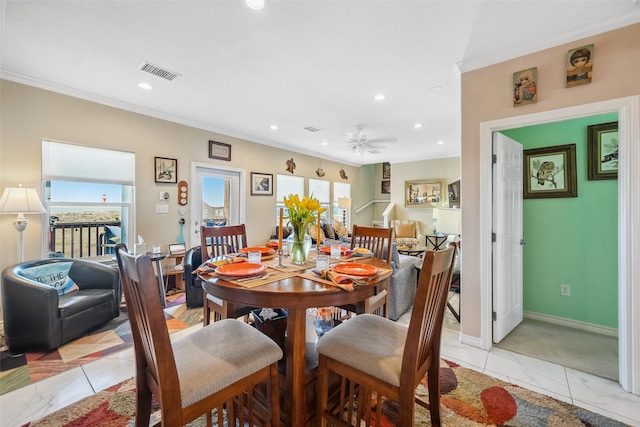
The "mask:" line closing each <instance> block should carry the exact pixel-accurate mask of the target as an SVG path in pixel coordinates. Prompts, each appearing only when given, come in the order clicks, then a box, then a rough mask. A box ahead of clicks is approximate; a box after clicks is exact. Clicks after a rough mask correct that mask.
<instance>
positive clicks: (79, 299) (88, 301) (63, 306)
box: [58, 289, 115, 318]
mask: <svg viewBox="0 0 640 427" xmlns="http://www.w3.org/2000/svg"><path fill="white" fill-rule="evenodd" d="M114 292H115V291H114V290H113V289H80V290H79V291H75V292H71V293H68V294H64V295H62V296H61V297H60V299H59V300H58V311H59V313H60V317H61V318H65V317H71V316H73V315H75V314H78V313H80V312H83V311H85V310H89V309H91V308H93V307H96V306H98V305H100V304H103V303H105V302H109V301H112V300H113V299H114V295H113V293H114Z"/></svg>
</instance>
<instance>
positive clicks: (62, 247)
mask: <svg viewBox="0 0 640 427" xmlns="http://www.w3.org/2000/svg"><path fill="white" fill-rule="evenodd" d="M107 226H120V221H101V222H67V223H65V222H55V221H51V222H50V224H49V251H50V253H51V254H54V256H64V257H66V258H83V257H90V256H100V255H105V254H108V253H113V246H114V245H115V244H114V243H113V242H107V241H105V235H106V227H107Z"/></svg>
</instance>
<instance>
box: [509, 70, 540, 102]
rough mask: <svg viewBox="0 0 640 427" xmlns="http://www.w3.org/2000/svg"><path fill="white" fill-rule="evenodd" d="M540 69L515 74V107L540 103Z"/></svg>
mask: <svg viewBox="0 0 640 427" xmlns="http://www.w3.org/2000/svg"><path fill="white" fill-rule="evenodd" d="M537 81H538V67H533V68H529V69H528V70H522V71H518V72H517V73H513V106H514V107H518V106H520V105H526V104H535V103H536V102H538V87H537V84H536V82H537Z"/></svg>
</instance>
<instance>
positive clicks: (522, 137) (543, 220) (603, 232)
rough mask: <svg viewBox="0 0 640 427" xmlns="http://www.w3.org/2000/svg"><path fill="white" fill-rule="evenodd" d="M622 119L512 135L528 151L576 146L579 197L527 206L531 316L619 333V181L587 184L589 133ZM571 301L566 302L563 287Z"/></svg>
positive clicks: (527, 306)
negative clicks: (568, 289)
mask: <svg viewBox="0 0 640 427" xmlns="http://www.w3.org/2000/svg"><path fill="white" fill-rule="evenodd" d="M617 120H618V115H617V113H611V114H603V115H599V116H593V117H586V118H580V119H573V120H567V121H563V122H557V123H546V124H542V125H536V126H527V127H523V128H519V129H509V130H506V131H503V132H502V133H503V134H504V135H506V136H508V137H509V138H512V139H514V140H516V141H518V142H520V143H522V144H523V147H524V149H525V150H527V149H532V148H541V147H549V146H555V145H564V144H573V143H575V144H576V166H577V178H578V197H568V198H549V199H526V200H524V201H523V221H524V223H523V236H524V240H526V241H527V245H526V246H525V247H524V259H523V292H524V310H525V311H528V312H533V313H539V314H544V315H550V316H555V317H561V318H565V319H572V320H576V321H580V322H585V323H590V324H595V325H601V326H605V327H610V328H617V327H618V264H617V263H618V219H617V215H618V208H617V206H618V205H617V204H618V187H617V185H618V181H617V180H603V181H589V180H588V179H587V126H589V125H593V124H599V123H608V122H614V121H617ZM561 283H563V284H568V285H570V287H571V296H569V297H566V296H561V295H560V284H561Z"/></svg>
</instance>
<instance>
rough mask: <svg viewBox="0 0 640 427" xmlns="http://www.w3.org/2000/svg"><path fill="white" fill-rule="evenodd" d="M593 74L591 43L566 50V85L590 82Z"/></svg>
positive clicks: (571, 85)
mask: <svg viewBox="0 0 640 427" xmlns="http://www.w3.org/2000/svg"><path fill="white" fill-rule="evenodd" d="M592 75H593V45H592V44H590V45H588V46H582V47H579V48H576V49H571V50H570V51H569V52H567V87H574V86H580V85H585V84H588V83H591V78H592Z"/></svg>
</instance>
